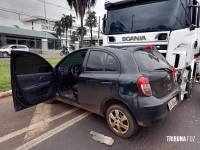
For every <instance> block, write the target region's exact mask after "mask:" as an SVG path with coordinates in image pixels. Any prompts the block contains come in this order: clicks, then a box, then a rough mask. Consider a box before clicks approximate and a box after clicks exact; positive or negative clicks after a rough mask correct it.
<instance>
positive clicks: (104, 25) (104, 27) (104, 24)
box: [102, 14, 106, 34]
mask: <svg viewBox="0 0 200 150" xmlns="http://www.w3.org/2000/svg"><path fill="white" fill-rule="evenodd" d="M102 20H103V27H102V28H103V34H104V33H105V30H106V14H105V15H104V17H103V19H102Z"/></svg>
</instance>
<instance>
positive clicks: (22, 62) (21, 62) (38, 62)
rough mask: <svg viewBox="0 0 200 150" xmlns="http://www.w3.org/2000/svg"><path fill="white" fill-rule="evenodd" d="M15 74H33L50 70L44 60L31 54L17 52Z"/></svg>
mask: <svg viewBox="0 0 200 150" xmlns="http://www.w3.org/2000/svg"><path fill="white" fill-rule="evenodd" d="M15 65H16V66H15V68H16V74H17V75H23V74H35V73H45V72H51V71H52V68H51V66H50V65H49V64H48V63H47V62H46V60H44V59H42V58H41V57H39V56H37V55H33V54H18V56H17V57H16V64H15Z"/></svg>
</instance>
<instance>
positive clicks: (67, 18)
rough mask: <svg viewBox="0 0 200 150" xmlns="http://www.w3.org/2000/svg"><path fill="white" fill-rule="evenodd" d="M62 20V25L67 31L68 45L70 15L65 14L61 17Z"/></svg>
mask: <svg viewBox="0 0 200 150" xmlns="http://www.w3.org/2000/svg"><path fill="white" fill-rule="evenodd" d="M61 22H62V27H63V29H64V30H65V33H66V46H67V33H68V30H69V28H70V16H69V15H64V14H63V17H62V18H61Z"/></svg>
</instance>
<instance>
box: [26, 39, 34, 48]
mask: <svg viewBox="0 0 200 150" xmlns="http://www.w3.org/2000/svg"><path fill="white" fill-rule="evenodd" d="M27 46H28V48H31V49H35V41H32V40H27Z"/></svg>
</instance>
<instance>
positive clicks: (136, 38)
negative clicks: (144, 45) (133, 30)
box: [122, 36, 146, 41]
mask: <svg viewBox="0 0 200 150" xmlns="http://www.w3.org/2000/svg"><path fill="white" fill-rule="evenodd" d="M122 41H146V37H145V36H127V37H122Z"/></svg>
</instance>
